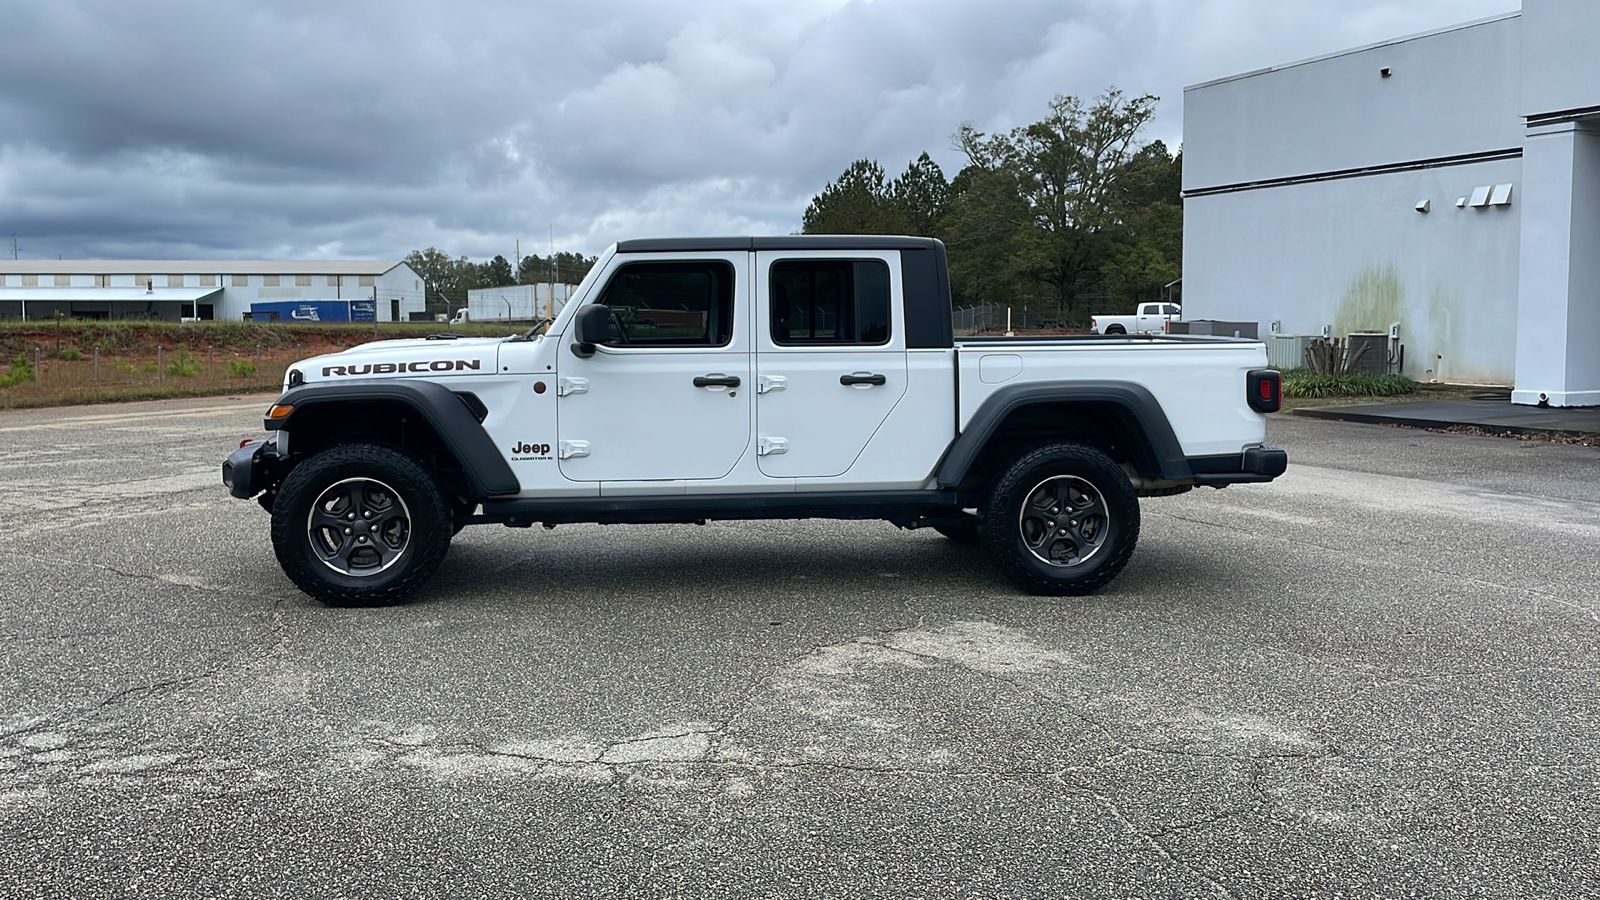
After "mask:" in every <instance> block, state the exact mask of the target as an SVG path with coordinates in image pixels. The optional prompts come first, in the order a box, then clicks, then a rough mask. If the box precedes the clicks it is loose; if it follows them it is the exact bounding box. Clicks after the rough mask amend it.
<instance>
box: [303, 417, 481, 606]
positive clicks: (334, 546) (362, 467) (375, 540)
mask: <svg viewBox="0 0 1600 900" xmlns="http://www.w3.org/2000/svg"><path fill="white" fill-rule="evenodd" d="M453 526H454V521H453V518H452V516H451V515H450V508H449V505H448V504H447V503H446V501H445V498H444V496H443V494H441V493H440V491H439V488H438V486H437V485H436V484H434V481H433V478H432V477H431V476H430V475H429V474H428V471H427V469H426V468H424V467H423V465H422V463H421V462H419V461H418V460H417V459H415V458H414V457H412V456H410V455H409V454H406V453H404V452H402V451H400V450H398V449H396V448H394V447H389V446H386V445H383V444H341V445H339V446H336V447H332V448H329V449H327V450H324V451H323V452H321V453H319V454H317V455H316V456H313V457H312V458H310V459H309V460H306V461H305V462H303V463H301V464H300V465H298V466H296V467H295V468H294V469H293V470H292V471H291V472H290V473H289V476H288V477H287V478H285V479H284V480H283V485H282V486H281V487H280V488H279V489H278V496H277V499H276V501H275V502H274V503H273V505H272V547H273V550H274V551H275V552H276V554H277V557H278V564H279V565H281V566H282V567H283V571H284V573H285V574H286V575H288V576H289V579H290V580H291V581H293V582H294V583H295V585H296V586H297V587H299V588H300V589H301V590H302V591H305V592H306V593H307V594H310V595H311V596H313V597H315V598H317V599H318V600H321V601H322V602H323V603H326V604H328V605H330V606H387V605H390V604H394V603H399V602H400V601H402V600H404V599H405V598H406V597H407V596H409V595H410V594H411V593H412V592H413V591H415V590H416V589H417V588H419V587H421V586H422V584H423V582H425V581H427V580H428V579H429V578H430V577H432V575H433V573H434V570H436V569H437V568H438V567H439V563H441V562H442V561H443V560H444V555H445V552H446V551H447V550H449V548H450V536H451V534H452V533H453Z"/></svg>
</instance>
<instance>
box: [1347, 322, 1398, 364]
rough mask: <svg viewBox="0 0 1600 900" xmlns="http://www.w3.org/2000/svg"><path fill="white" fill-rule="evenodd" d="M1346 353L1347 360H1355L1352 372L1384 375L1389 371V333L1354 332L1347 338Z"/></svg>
mask: <svg viewBox="0 0 1600 900" xmlns="http://www.w3.org/2000/svg"><path fill="white" fill-rule="evenodd" d="M1362 348H1365V349H1362ZM1344 353H1345V359H1347V360H1355V364H1354V365H1352V366H1350V371H1352V372H1370V373H1372V374H1374V375H1383V374H1385V373H1387V372H1388V371H1389V333H1388V332H1386V331H1353V332H1351V333H1350V334H1349V335H1347V336H1346V337H1345V344H1344ZM1358 354H1359V356H1358Z"/></svg>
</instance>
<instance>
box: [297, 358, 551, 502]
mask: <svg viewBox="0 0 1600 900" xmlns="http://www.w3.org/2000/svg"><path fill="white" fill-rule="evenodd" d="M276 406H277V407H290V412H289V413H288V414H287V415H286V416H283V417H281V418H277V419H274V418H271V417H268V418H267V419H266V421H265V425H266V427H267V429H268V430H280V431H282V432H285V433H287V434H288V435H289V436H290V440H289V445H290V449H291V451H292V452H293V453H295V454H296V455H299V454H301V453H304V452H314V451H316V450H320V449H322V448H324V447H328V446H333V445H335V444H339V443H345V442H347V441H352V440H361V441H367V440H379V441H383V442H387V443H392V444H395V445H396V446H399V447H402V448H404V449H407V450H410V451H412V452H419V453H421V454H423V455H424V456H433V457H436V458H438V457H443V458H442V459H439V460H438V461H439V462H448V463H449V464H451V465H450V467H451V469H452V470H453V471H450V472H447V473H444V474H447V475H454V474H456V473H459V478H458V480H459V481H460V482H461V483H460V484H459V485H454V486H453V487H454V488H455V489H456V491H457V492H458V493H462V494H464V495H466V496H470V497H472V498H475V499H482V498H486V497H495V496H503V495H508V494H515V493H517V492H518V491H520V490H521V484H520V483H519V482H518V481H517V477H516V474H515V473H513V472H512V471H511V466H510V464H509V463H507V462H506V459H505V457H504V456H503V455H502V454H501V453H500V451H499V450H498V449H497V448H496V447H495V444H494V441H493V439H491V438H490V437H489V433H488V432H487V431H485V430H484V428H483V424H482V422H481V417H482V414H483V412H484V410H483V404H482V401H480V400H478V398H477V397H475V396H472V395H470V394H460V393H456V392H455V391H452V390H450V389H449V388H447V387H445V386H443V385H440V384H436V383H434V382H429V381H417V382H403V381H384V382H378V381H374V382H369V383H364V384H335V385H307V386H303V387H297V388H291V389H290V390H289V391H288V392H287V393H285V394H284V395H283V396H282V397H280V398H279V399H278V401H277V403H276Z"/></svg>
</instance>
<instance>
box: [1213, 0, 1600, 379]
mask: <svg viewBox="0 0 1600 900" xmlns="http://www.w3.org/2000/svg"><path fill="white" fill-rule="evenodd" d="M1596 47H1600V3H1596V2H1594V0H1524V3H1523V8H1522V11H1521V12H1520V13H1513V14H1509V15H1505V16H1501V17H1497V18H1493V19H1487V20H1483V21H1478V22H1472V23H1468V24H1465V25H1461V26H1458V27H1455V28H1448V29H1444V30H1441V31H1438V32H1432V33H1429V34H1424V35H1417V36H1413V37H1407V38H1400V39H1397V40H1394V41H1389V42H1386V43H1382V44H1377V45H1374V46H1370V47H1362V48H1359V49H1356V50H1350V51H1347V52H1344V53H1338V54H1334V55H1331V56H1327V57H1321V58H1318V59H1312V60H1307V61H1305V62H1300V63H1293V64H1289V65H1284V66H1279V67H1275V68H1271V69H1266V70H1262V71H1258V72H1249V73H1246V74H1243V75H1238V76H1235V77H1231V78H1224V79H1221V80H1218V81H1212V82H1207V83H1205V84H1200V85H1195V86H1193V87H1190V88H1188V89H1187V90H1186V91H1185V92H1184V143H1183V150H1184V173H1183V178H1184V196H1185V201H1184V214H1185V220H1184V300H1185V305H1184V310H1185V313H1186V317H1187V318H1212V319H1224V320H1246V321H1258V322H1261V323H1262V324H1263V326H1265V329H1270V328H1272V327H1274V326H1275V327H1276V328H1277V329H1278V330H1279V331H1280V332H1282V333H1285V334H1322V333H1324V330H1325V329H1326V330H1327V332H1329V333H1331V334H1333V335H1335V336H1343V335H1347V334H1351V333H1355V332H1379V333H1391V331H1392V333H1393V334H1395V335H1396V336H1397V337H1396V338H1395V339H1394V340H1393V341H1391V342H1390V343H1389V349H1390V353H1391V354H1392V355H1393V356H1394V357H1396V358H1397V359H1398V357H1399V355H1400V351H1401V347H1402V346H1403V347H1404V373H1405V374H1407V375H1410V376H1411V377H1413V378H1416V379H1418V380H1422V381H1453V382H1473V383H1487V384H1509V385H1514V388H1515V389H1514V391H1513V394H1512V399H1513V400H1514V401H1515V402H1517V403H1525V404H1540V403H1544V404H1548V405H1551V406H1594V405H1600V53H1596V52H1595V48H1596ZM1265 329H1264V333H1265Z"/></svg>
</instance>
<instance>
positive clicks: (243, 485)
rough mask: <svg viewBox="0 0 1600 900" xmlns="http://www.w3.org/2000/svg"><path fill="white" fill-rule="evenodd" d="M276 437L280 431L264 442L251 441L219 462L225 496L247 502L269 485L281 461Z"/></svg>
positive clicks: (281, 456) (281, 457)
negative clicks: (226, 494) (225, 490)
mask: <svg viewBox="0 0 1600 900" xmlns="http://www.w3.org/2000/svg"><path fill="white" fill-rule="evenodd" d="M280 434H283V432H279V433H278V434H275V435H273V436H272V437H269V438H267V439H266V440H262V441H251V442H250V443H248V444H245V445H244V446H243V447H240V448H239V449H237V450H235V451H233V452H232V453H230V454H228V458H227V459H226V460H224V461H223V463H222V483H223V484H225V485H227V486H228V493H230V494H232V495H233V496H235V497H238V498H239V499H240V500H249V499H250V498H251V497H254V496H255V495H257V494H259V493H261V492H262V491H264V490H266V489H267V488H268V487H270V486H271V485H272V483H273V482H274V481H275V480H276V475H277V472H278V467H279V464H280V463H281V462H282V461H283V455H282V454H281V453H279V449H278V448H279V446H280V445H279V443H278V437H279V435H280Z"/></svg>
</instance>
